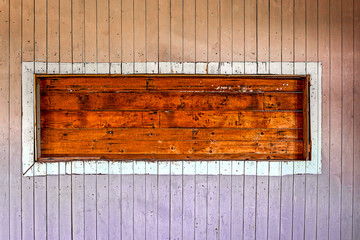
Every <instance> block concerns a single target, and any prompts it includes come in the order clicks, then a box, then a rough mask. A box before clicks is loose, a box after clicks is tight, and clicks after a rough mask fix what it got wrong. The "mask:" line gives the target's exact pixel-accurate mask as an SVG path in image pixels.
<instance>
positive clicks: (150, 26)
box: [145, 0, 159, 70]
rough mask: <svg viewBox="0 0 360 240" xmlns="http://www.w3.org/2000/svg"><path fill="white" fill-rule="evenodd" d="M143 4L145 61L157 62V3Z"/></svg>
mask: <svg viewBox="0 0 360 240" xmlns="http://www.w3.org/2000/svg"><path fill="white" fill-rule="evenodd" d="M145 4H146V9H145V11H146V19H145V24H146V61H147V62H157V61H158V59H159V56H158V55H159V15H158V14H159V5H158V4H159V1H152V0H146V2H145ZM148 70H150V69H148Z"/></svg>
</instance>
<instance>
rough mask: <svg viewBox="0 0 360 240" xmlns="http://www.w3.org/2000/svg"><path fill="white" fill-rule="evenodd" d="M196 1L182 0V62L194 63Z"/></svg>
mask: <svg viewBox="0 0 360 240" xmlns="http://www.w3.org/2000/svg"><path fill="white" fill-rule="evenodd" d="M195 5H196V1H192V0H184V8H183V14H184V16H183V21H184V26H183V27H184V32H183V36H184V37H183V44H184V49H183V51H184V62H195V55H196V48H195V40H196V33H195V31H196V22H195V14H196V13H195Z"/></svg>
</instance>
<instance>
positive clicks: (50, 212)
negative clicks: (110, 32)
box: [35, 0, 60, 239]
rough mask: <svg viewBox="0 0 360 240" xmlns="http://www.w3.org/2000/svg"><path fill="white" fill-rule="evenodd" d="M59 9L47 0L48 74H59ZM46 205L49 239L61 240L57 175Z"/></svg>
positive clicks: (48, 190) (53, 0) (48, 178)
mask: <svg viewBox="0 0 360 240" xmlns="http://www.w3.org/2000/svg"><path fill="white" fill-rule="evenodd" d="M59 7H60V6H59V1H57V0H47V18H46V21H47V24H46V26H47V35H46V37H47V63H48V66H47V70H48V71H47V72H48V73H59V49H60V48H59V40H60V38H59V31H60V29H59V26H60V23H59V19H60V16H59V12H60V10H59ZM35 17H36V16H35ZM44 23H45V22H44ZM44 23H43V24H44ZM52 63H55V64H52ZM58 166H59V164H55V165H54V168H51V169H50V165H48V167H47V172H48V173H50V174H51V173H56V174H58V173H59V170H58ZM46 204H47V205H46V206H47V213H46V214H47V215H46V216H47V217H46V221H47V222H46V224H47V225H46V230H47V233H46V234H47V237H48V238H49V239H59V176H57V175H55V176H54V175H49V176H46Z"/></svg>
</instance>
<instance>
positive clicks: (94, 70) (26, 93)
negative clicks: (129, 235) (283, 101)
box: [22, 62, 322, 176]
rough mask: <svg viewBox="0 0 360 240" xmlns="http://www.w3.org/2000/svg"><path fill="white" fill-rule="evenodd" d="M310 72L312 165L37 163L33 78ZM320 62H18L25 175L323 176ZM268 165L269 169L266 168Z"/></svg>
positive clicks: (239, 162)
mask: <svg viewBox="0 0 360 240" xmlns="http://www.w3.org/2000/svg"><path fill="white" fill-rule="evenodd" d="M40 73H46V74H108V73H110V74H140V73H142V74H146V73H161V74H170V73H182V74H290V75H291V74H297V75H299V74H309V75H310V77H311V80H310V81H311V87H310V114H311V123H310V125H311V141H312V152H311V161H306V162H305V161H280V162H268V161H260V162H255V161H159V162H149V161H127V162H120V161H104V160H98V161H96V160H94V161H82V160H77V161H75V160H74V161H71V162H52V163H39V162H35V161H34V159H35V152H34V150H35V138H34V133H35V131H34V130H35V125H34V109H35V108H34V92H33V91H34V74H40ZM321 73H322V64H321V62H295V63H294V62H221V63H219V62H209V63H203V62H200V63H188V62H185V63H179V62H159V63H158V62H147V63H140V62H136V63H44V62H23V63H22V163H23V174H24V176H43V175H57V174H160V175H168V174H173V175H181V174H184V175H193V174H204V175H217V174H221V175H257V176H284V175H293V174H321ZM269 164H270V165H269Z"/></svg>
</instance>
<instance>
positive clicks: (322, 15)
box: [316, 0, 330, 239]
mask: <svg viewBox="0 0 360 240" xmlns="http://www.w3.org/2000/svg"><path fill="white" fill-rule="evenodd" d="M329 13H330V6H329V1H328V0H319V20H318V21H319V59H320V61H321V62H322V99H323V100H322V106H323V107H322V113H321V115H322V122H321V125H322V133H321V135H322V139H321V140H322V146H321V149H322V154H321V166H322V173H321V175H318V193H317V201H318V207H317V213H316V215H317V238H318V239H328V238H329V163H330V162H329V159H330V74H329V73H330V32H329V31H330V27H329V24H330V22H329V20H330V16H329Z"/></svg>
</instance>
